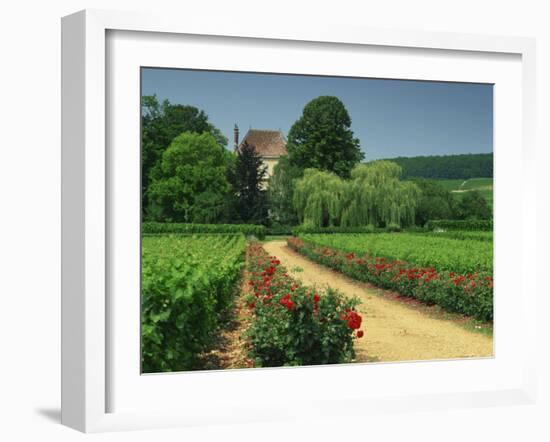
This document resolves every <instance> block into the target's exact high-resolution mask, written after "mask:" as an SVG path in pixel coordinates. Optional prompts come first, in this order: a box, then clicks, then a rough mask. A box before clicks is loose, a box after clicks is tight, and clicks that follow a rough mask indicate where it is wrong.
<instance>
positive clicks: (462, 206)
mask: <svg viewBox="0 0 550 442" xmlns="http://www.w3.org/2000/svg"><path fill="white" fill-rule="evenodd" d="M492 216H493V213H492V210H491V208H490V207H489V204H488V203H487V200H486V199H485V198H484V197H483V196H482V195H481V194H480V193H479V192H478V191H477V190H470V191H468V192H464V193H462V197H461V198H460V199H459V201H458V204H457V207H456V215H455V217H456V218H458V219H465V220H476V219H479V220H483V219H485V220H486V219H490V218H492Z"/></svg>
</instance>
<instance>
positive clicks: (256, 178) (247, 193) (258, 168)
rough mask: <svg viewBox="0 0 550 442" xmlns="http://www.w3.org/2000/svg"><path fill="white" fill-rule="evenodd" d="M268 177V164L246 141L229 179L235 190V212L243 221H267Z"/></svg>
mask: <svg viewBox="0 0 550 442" xmlns="http://www.w3.org/2000/svg"><path fill="white" fill-rule="evenodd" d="M266 178H267V166H266V165H264V163H263V161H262V158H261V157H260V155H258V153H257V152H256V148H255V147H254V146H253V145H251V144H248V143H247V142H245V143H244V144H243V145H242V146H241V147H240V149H239V152H238V155H237V158H236V159H235V163H234V165H233V167H232V168H231V169H230V173H229V181H230V182H231V184H232V186H233V192H234V207H235V212H236V213H237V215H238V216H239V218H240V221H241V222H245V223H265V222H266V219H267V199H266V190H265V179H266Z"/></svg>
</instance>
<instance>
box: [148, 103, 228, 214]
mask: <svg viewBox="0 0 550 442" xmlns="http://www.w3.org/2000/svg"><path fill="white" fill-rule="evenodd" d="M183 132H194V133H199V134H201V133H210V134H211V135H212V136H213V137H214V139H215V140H216V142H217V143H218V144H219V145H220V146H221V147H225V146H227V138H225V137H224V136H223V134H222V133H221V132H220V131H219V129H217V128H216V127H214V126H213V125H212V124H211V123H210V122H209V121H208V116H207V115H206V114H205V113H204V112H203V111H201V110H199V109H197V108H196V107H193V106H184V105H180V104H171V103H170V102H169V101H168V100H164V101H163V102H162V103H159V101H158V100H157V98H156V96H143V97H142V99H141V183H142V205H143V211H144V214H145V215H147V209H148V207H149V200H148V192H147V191H148V188H149V184H150V181H151V173H153V171H154V169H156V168H157V167H158V166H159V164H158V163H159V162H160V159H161V158H162V154H163V152H164V151H165V150H166V149H167V148H168V146H169V145H170V143H171V142H172V140H173V139H174V138H176V137H177V136H178V135H180V134H181V133H183Z"/></svg>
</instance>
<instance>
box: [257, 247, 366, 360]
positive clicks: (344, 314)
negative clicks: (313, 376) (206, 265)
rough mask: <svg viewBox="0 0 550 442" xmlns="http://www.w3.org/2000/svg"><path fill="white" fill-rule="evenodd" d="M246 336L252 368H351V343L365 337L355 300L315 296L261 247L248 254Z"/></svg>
mask: <svg viewBox="0 0 550 442" xmlns="http://www.w3.org/2000/svg"><path fill="white" fill-rule="evenodd" d="M247 262H248V273H249V278H250V281H249V289H250V293H249V294H248V295H247V296H248V297H247V305H248V308H249V309H250V310H251V312H252V318H253V319H252V323H251V326H250V328H249V330H248V331H247V337H248V339H249V342H250V356H251V358H252V359H253V361H254V364H255V366H261V367H277V366H283V365H316V364H336V363H343V362H350V361H351V360H352V359H353V358H354V356H355V355H354V351H353V340H354V339H356V338H360V337H362V336H363V331H362V330H359V328H360V327H361V323H362V318H361V316H360V315H359V314H358V313H357V311H356V310H355V307H356V306H357V304H358V303H359V301H358V300H357V299H349V298H346V297H344V296H343V295H342V294H340V293H338V292H337V291H335V290H331V289H327V290H326V291H320V290H316V289H314V288H309V287H305V286H303V285H301V284H300V283H299V282H298V281H296V280H294V279H293V278H292V277H290V276H289V275H288V273H287V272H286V269H285V268H284V267H283V266H282V265H281V262H280V261H279V260H278V259H277V258H276V257H273V256H268V255H267V253H266V252H265V251H264V249H263V248H262V247H261V245H259V244H251V245H250V246H249V248H248V260H247Z"/></svg>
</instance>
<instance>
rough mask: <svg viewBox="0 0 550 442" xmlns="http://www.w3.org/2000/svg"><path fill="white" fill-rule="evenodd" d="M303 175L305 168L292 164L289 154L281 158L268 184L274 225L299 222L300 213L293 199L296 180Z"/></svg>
mask: <svg viewBox="0 0 550 442" xmlns="http://www.w3.org/2000/svg"><path fill="white" fill-rule="evenodd" d="M302 175H303V170H302V169H300V168H299V167H297V166H295V165H293V164H291V163H290V160H289V158H288V156H287V155H284V156H282V157H280V158H279V162H278V163H277V164H276V166H275V167H274V169H273V175H272V176H271V177H270V178H269V186H268V201H269V210H270V214H269V215H270V219H271V222H272V224H273V225H282V226H295V225H297V224H298V214H297V212H296V209H295V208H294V204H293V202H292V200H293V197H294V185H295V181H296V180H297V179H299V178H301V177H302Z"/></svg>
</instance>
